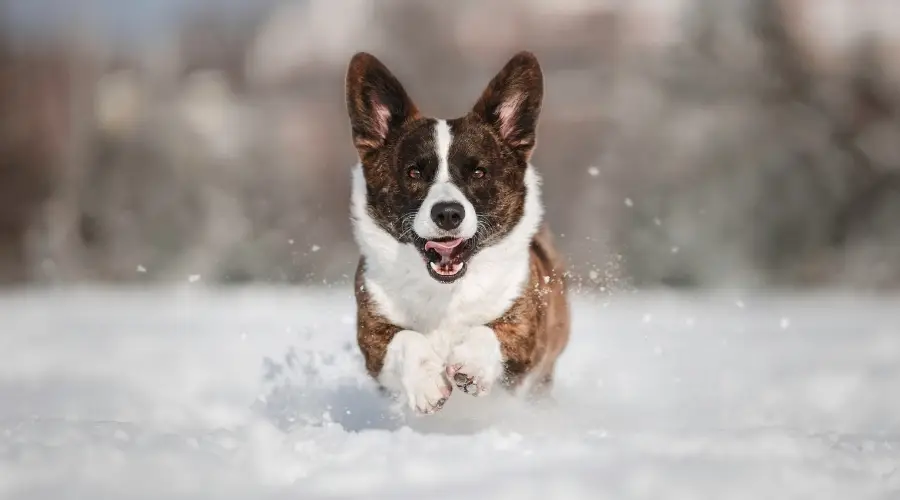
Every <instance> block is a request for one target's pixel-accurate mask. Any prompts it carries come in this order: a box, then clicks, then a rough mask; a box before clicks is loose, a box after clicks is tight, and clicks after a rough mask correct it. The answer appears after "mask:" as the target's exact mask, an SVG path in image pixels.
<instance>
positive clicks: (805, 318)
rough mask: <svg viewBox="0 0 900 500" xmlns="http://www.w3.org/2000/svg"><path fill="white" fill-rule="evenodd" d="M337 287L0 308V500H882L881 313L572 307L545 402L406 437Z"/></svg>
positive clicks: (878, 307)
mask: <svg viewBox="0 0 900 500" xmlns="http://www.w3.org/2000/svg"><path fill="white" fill-rule="evenodd" d="M350 288H351V287H350V286H349V285H347V286H346V287H343V288H337V287H335V288H328V289H325V288H322V289H313V288H308V289H307V288H296V289H288V288H283V289H278V288H247V289H233V290H214V289H209V288H205V287H202V286H200V285H199V284H196V285H193V286H189V287H187V286H186V287H180V288H177V289H163V290H160V289H155V290H154V289H140V290H138V289H71V290H56V291H36V290H32V291H19V292H5V293H2V294H0V498H2V499H4V500H6V499H62V498H90V499H132V498H146V499H155V500H158V499H164V498H165V499H169V498H178V499H193V498H196V499H219V498H221V499H231V498H235V499H238V498H240V499H244V498H254V499H274V498H292V499H297V498H302V499H309V498H391V499H404V498H425V497H427V498H429V499H443V498H447V499H451V498H453V499H459V498H468V497H476V498H497V499H506V498H509V499H517V500H521V499H530V498H534V499H538V498H540V499H544V498H561V499H582V498H583V499H605V498H614V499H638V498H640V499H643V498H647V499H688V498H715V499H759V498H766V499H786V498H798V499H799V498H804V499H806V498H815V499H817V500H823V499H854V500H857V499H869V498H898V495H900V472H897V470H898V467H900V398H898V397H897V395H898V394H900V362H898V361H900V322H898V321H897V312H896V303H897V301H896V297H881V298H879V297H874V296H872V297H865V296H858V295H857V296H847V295H841V294H837V293H833V294H819V295H806V296H787V295H779V294H775V293H771V292H770V293H764V294H763V293H760V294H747V293H741V294H729V293H724V292H722V293H719V294H708V295H672V294H666V293H649V292H643V293H631V292H629V293H621V294H619V295H614V296H612V297H577V298H576V301H575V305H574V319H575V326H574V333H573V337H572V343H571V344H570V347H569V349H568V350H567V351H566V353H565V355H564V357H563V358H562V359H561V361H560V365H559V371H558V375H559V376H558V385H557V390H556V403H555V405H552V406H550V407H542V408H531V409H528V408H526V407H523V406H522V405H520V404H518V403H516V402H513V401H509V400H507V399H505V398H503V397H500V395H495V396H493V397H491V398H487V399H484V400H480V399H475V398H472V397H469V396H467V395H464V394H460V393H454V395H453V397H452V398H451V400H450V402H449V403H448V404H447V406H446V407H445V410H444V411H443V412H442V413H440V414H438V415H435V416H430V417H422V418H407V417H406V416H404V415H401V414H398V413H396V412H395V411H394V408H393V407H392V405H390V404H389V402H387V401H386V400H384V399H383V398H382V397H380V396H379V395H378V393H377V392H375V390H374V386H373V385H372V383H371V382H370V381H369V379H368V378H367V376H366V375H365V374H364V373H363V371H362V369H361V361H360V357H359V355H358V353H357V351H356V348H355V345H354V343H353V338H354V330H353V324H354V320H353V315H354V309H353V300H352V296H351V295H350ZM738 303H740V304H741V306H740V307H739V306H737V305H736V304H738ZM788 318H789V321H788ZM788 324H789V325H790V328H787V326H788Z"/></svg>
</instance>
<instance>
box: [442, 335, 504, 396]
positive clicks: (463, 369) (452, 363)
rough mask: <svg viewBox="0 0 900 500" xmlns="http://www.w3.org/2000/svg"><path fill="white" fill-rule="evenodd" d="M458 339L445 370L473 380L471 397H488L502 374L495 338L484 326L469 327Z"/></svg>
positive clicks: (498, 349)
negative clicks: (486, 395) (473, 390)
mask: <svg viewBox="0 0 900 500" xmlns="http://www.w3.org/2000/svg"><path fill="white" fill-rule="evenodd" d="M458 337H459V338H458V339H456V344H455V345H454V346H453V347H452V348H451V350H450V356H449V357H448V358H447V366H448V368H449V369H450V370H451V372H453V373H461V374H463V375H465V376H466V377H471V378H473V379H474V380H473V382H474V384H475V386H476V389H475V392H474V393H473V395H474V396H481V395H484V394H487V393H489V392H490V390H491V387H492V386H493V385H494V382H496V381H497V379H498V378H499V377H500V374H501V373H503V353H502V352H501V351H500V341H499V340H497V335H495V334H494V331H493V330H491V329H490V328H488V327H486V326H473V327H472V328H470V329H469V330H468V331H464V332H462V334H461V335H459V336H458Z"/></svg>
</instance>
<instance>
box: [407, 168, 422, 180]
mask: <svg viewBox="0 0 900 500" xmlns="http://www.w3.org/2000/svg"><path fill="white" fill-rule="evenodd" d="M406 175H408V176H409V178H410V179H418V178H419V177H422V171H421V170H419V169H418V168H417V167H409V168H408V169H406Z"/></svg>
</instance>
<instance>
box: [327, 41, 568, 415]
mask: <svg viewBox="0 0 900 500" xmlns="http://www.w3.org/2000/svg"><path fill="white" fill-rule="evenodd" d="M345 83H346V86H345V90H346V106H347V112H348V115H349V118H350V125H351V127H350V128H351V134H352V137H353V144H354V146H355V147H356V150H357V152H358V154H359V160H360V161H359V163H357V164H356V166H355V167H354V168H353V174H352V193H351V203H350V205H351V206H350V211H351V219H352V225H353V234H354V238H355V240H356V243H357V245H358V246H359V250H360V254H361V256H360V259H359V265H358V267H357V271H356V278H355V296H356V305H357V342H358V346H359V349H360V351H361V353H362V356H363V358H364V360H365V367H366V370H367V371H368V373H369V375H371V376H372V377H373V378H374V379H375V381H376V382H377V383H378V384H379V386H380V388H381V389H382V390H385V391H386V392H388V393H390V394H393V395H396V396H399V397H400V398H401V399H403V398H405V401H406V404H407V405H408V407H409V409H410V410H411V411H413V412H414V413H417V414H431V413H434V412H436V411H438V410H440V409H441V408H442V406H443V405H444V403H445V402H446V401H447V398H449V397H450V395H451V393H452V390H453V387H454V386H456V387H457V388H458V389H459V390H461V391H463V392H465V393H468V394H471V395H474V396H483V395H486V394H488V393H489V392H490V391H491V389H492V388H493V387H495V386H500V387H502V388H504V389H506V390H507V391H508V392H509V393H511V394H513V395H523V394H524V395H526V396H528V397H529V398H530V397H533V396H541V395H547V394H548V392H549V389H550V388H551V386H552V382H553V372H554V367H555V364H556V360H557V358H558V357H559V355H560V354H561V353H562V352H563V350H564V348H565V346H566V344H567V343H568V339H569V323H570V311H569V304H568V298H567V283H566V274H565V267H564V263H563V260H562V258H561V256H560V254H559V253H558V252H557V250H556V248H555V247H554V242H553V238H552V235H551V232H550V230H549V228H548V227H547V224H546V223H545V222H544V221H543V216H544V207H543V204H542V201H541V177H540V176H539V174H538V172H537V171H536V170H535V168H534V166H532V165H531V163H530V158H531V155H532V152H533V150H534V147H535V144H536V129H537V124H538V116H539V114H540V111H541V104H542V99H543V74H542V71H541V67H540V64H539V63H538V60H537V58H536V57H535V56H534V55H533V54H532V53H530V52H524V51H523V52H520V53H518V54H516V55H515V56H514V57H512V58H511V59H510V60H509V61H508V62H507V63H506V65H505V66H504V67H503V68H502V70H501V71H500V72H499V73H497V75H496V76H495V77H494V78H493V79H492V80H491V81H490V83H489V84H488V86H487V88H486V89H485V90H484V92H483V93H482V95H481V97H480V98H479V99H478V101H477V102H476V103H475V105H474V107H473V108H472V109H471V111H469V112H468V113H467V114H466V115H465V116H462V117H459V118H455V119H446V120H445V119H437V118H431V117H427V116H424V115H422V114H421V113H420V112H419V109H418V108H417V107H416V105H415V104H414V103H413V101H412V100H411V99H410V97H409V95H408V94H407V93H406V91H405V89H404V88H403V86H402V85H401V84H400V81H399V80H398V79H397V78H396V77H395V76H394V75H393V74H392V73H391V72H390V71H389V70H388V68H387V67H386V66H385V65H384V64H382V63H381V61H379V60H378V59H377V58H376V57H375V56H373V55H371V54H368V53H365V52H360V53H357V54H355V55H354V56H353V57H352V58H351V60H350V64H349V67H348V69H347V73H346V82H345Z"/></svg>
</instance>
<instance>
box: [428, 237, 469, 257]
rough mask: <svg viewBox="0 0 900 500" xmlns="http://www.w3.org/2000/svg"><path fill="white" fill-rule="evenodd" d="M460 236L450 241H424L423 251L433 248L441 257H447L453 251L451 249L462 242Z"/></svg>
mask: <svg viewBox="0 0 900 500" xmlns="http://www.w3.org/2000/svg"><path fill="white" fill-rule="evenodd" d="M462 241H463V239H462V238H457V239H455V240H450V241H427V242H425V251H426V252H427V251H428V250H430V249H432V248H433V249H434V251H435V252H437V253H438V254H440V256H441V257H444V258H447V257H450V255H451V254H452V253H453V249H454V248H456V247H458V246H459V244H460V243H462Z"/></svg>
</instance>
